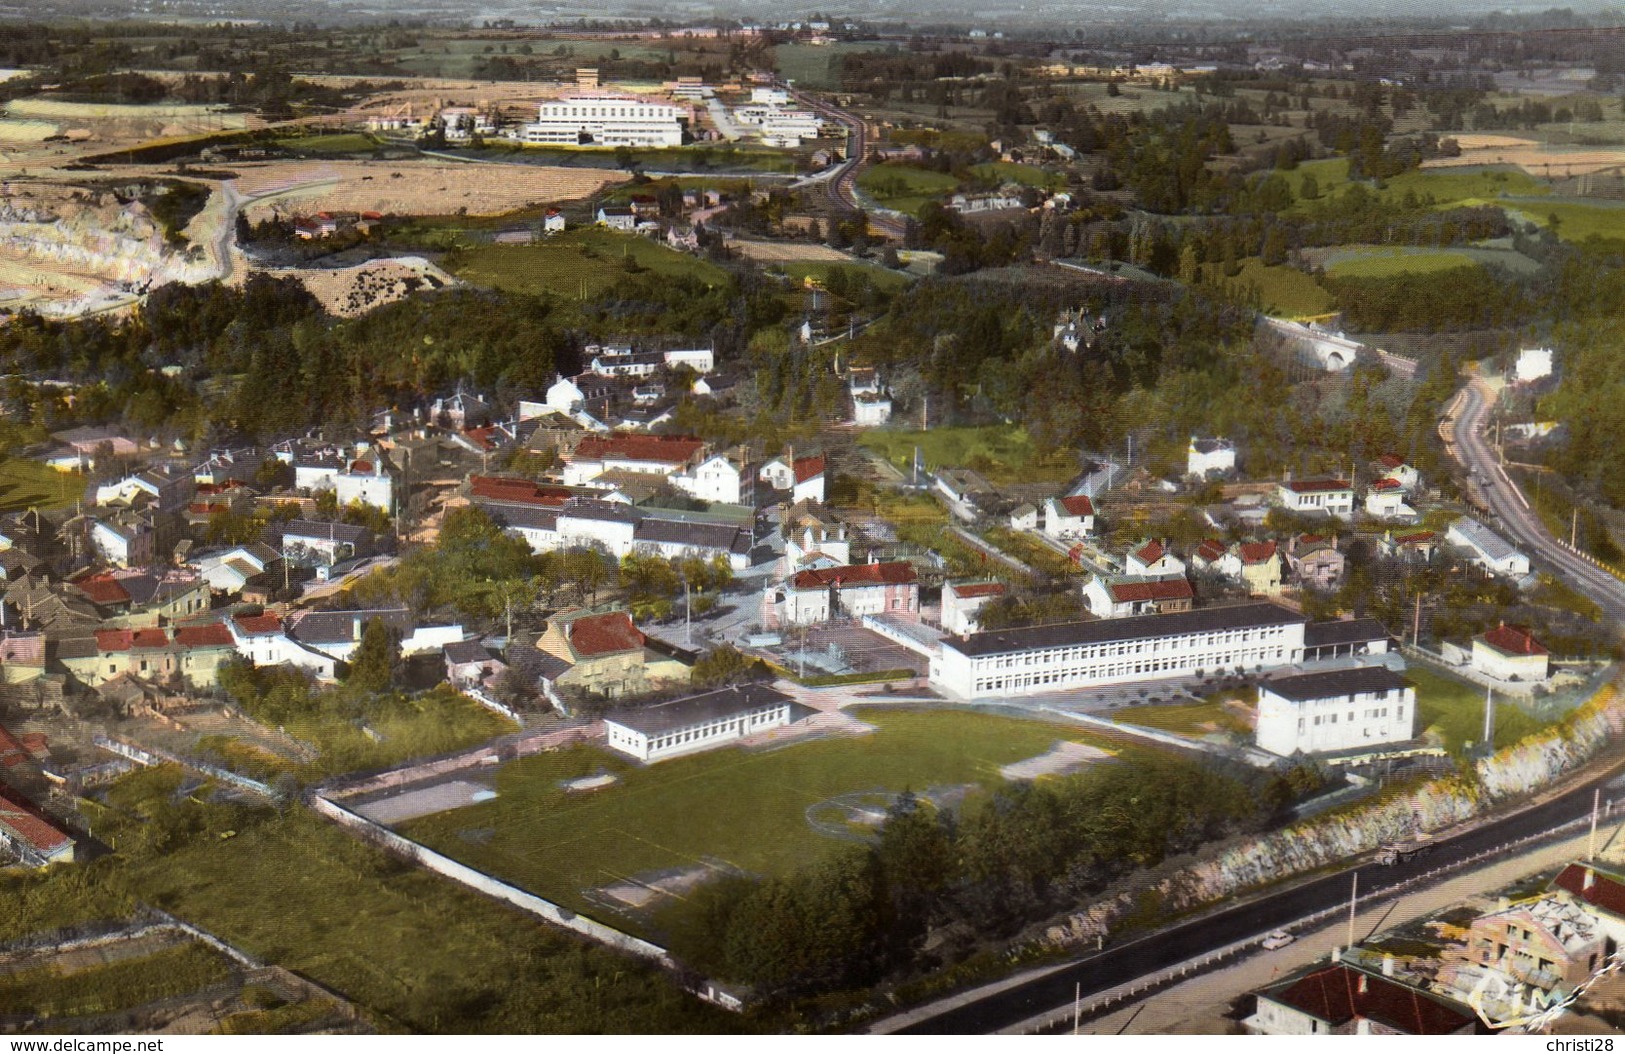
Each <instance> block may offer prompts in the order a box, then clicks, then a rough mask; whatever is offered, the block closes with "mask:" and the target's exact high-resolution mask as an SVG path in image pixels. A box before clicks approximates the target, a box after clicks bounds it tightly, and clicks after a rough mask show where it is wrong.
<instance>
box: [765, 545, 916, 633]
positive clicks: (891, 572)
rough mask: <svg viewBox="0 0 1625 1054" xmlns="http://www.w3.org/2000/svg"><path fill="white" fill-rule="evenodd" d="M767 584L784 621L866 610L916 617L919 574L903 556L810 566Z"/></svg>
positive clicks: (804, 622)
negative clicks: (889, 560) (777, 582)
mask: <svg viewBox="0 0 1625 1054" xmlns="http://www.w3.org/2000/svg"><path fill="white" fill-rule="evenodd" d="M769 588H770V589H771V590H772V592H773V607H774V611H775V613H776V614H777V616H778V619H779V624H780V625H783V626H812V625H818V624H820V623H824V622H828V621H830V620H831V619H856V618H860V617H862V616H864V615H892V616H896V617H899V618H903V619H906V620H908V621H918V620H919V617H920V583H919V579H918V577H917V576H916V575H915V573H914V566H913V565H912V564H909V563H905V562H903V561H897V562H894V563H873V564H847V565H846V566H845V567H826V568H809V569H808V570H805V571H798V572H796V573H795V574H794V575H791V576H790V578H789V579H788V580H787V581H785V582H784V583H782V584H781V585H779V586H777V587H769Z"/></svg>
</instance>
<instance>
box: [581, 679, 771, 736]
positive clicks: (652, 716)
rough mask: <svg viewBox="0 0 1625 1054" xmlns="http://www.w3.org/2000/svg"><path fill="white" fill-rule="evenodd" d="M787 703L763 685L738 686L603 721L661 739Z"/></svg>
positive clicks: (629, 712)
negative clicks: (676, 732) (697, 726)
mask: <svg viewBox="0 0 1625 1054" xmlns="http://www.w3.org/2000/svg"><path fill="white" fill-rule="evenodd" d="M787 702H790V697H789V696H788V695H785V694H784V693H783V692H781V691H779V690H778V689H776V688H769V687H768V686H767V685H765V684H740V685H734V686H733V687H731V688H722V689H719V690H717V691H715V692H706V693H705V694H704V695H691V696H688V697H686V698H683V699H673V700H671V701H670V702H665V703H656V704H655V705H654V706H648V707H644V708H643V709H641V710H629V711H626V712H624V713H619V714H612V715H610V716H609V717H608V718H606V719H605V720H608V721H613V722H615V723H616V724H618V725H622V726H624V727H626V728H630V729H632V731H634V732H642V733H643V734H644V735H646V736H659V735H665V734H666V733H667V732H674V731H676V730H678V729H683V728H691V727H693V726H694V725H701V724H705V723H706V722H708V721H716V720H718V719H721V718H727V717H733V716H735V715H738V714H742V713H745V712H746V711H748V710H755V709H757V708H759V707H763V706H776V705H778V704H780V703H787Z"/></svg>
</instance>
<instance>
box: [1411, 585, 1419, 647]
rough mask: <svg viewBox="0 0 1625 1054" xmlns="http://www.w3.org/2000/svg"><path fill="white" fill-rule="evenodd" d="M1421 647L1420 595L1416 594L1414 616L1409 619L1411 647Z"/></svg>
mask: <svg viewBox="0 0 1625 1054" xmlns="http://www.w3.org/2000/svg"><path fill="white" fill-rule="evenodd" d="M1421 646H1422V594H1421V592H1420V591H1418V592H1417V594H1416V614H1415V615H1414V616H1412V618H1411V647H1413V648H1420V647H1421Z"/></svg>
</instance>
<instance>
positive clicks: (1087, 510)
mask: <svg viewBox="0 0 1625 1054" xmlns="http://www.w3.org/2000/svg"><path fill="white" fill-rule="evenodd" d="M1057 504H1058V505H1060V506H1061V508H1063V509H1065V510H1066V513H1067V515H1068V516H1093V515H1094V514H1095V503H1094V502H1092V501H1090V500H1089V495H1087V494H1074V495H1072V496H1071V497H1070V498H1062V499H1061V500H1060V501H1059V502H1057Z"/></svg>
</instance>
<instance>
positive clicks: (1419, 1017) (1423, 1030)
mask: <svg viewBox="0 0 1625 1054" xmlns="http://www.w3.org/2000/svg"><path fill="white" fill-rule="evenodd" d="M1263 994H1264V996H1266V997H1267V998H1269V999H1272V1000H1274V1001H1275V1002H1277V1003H1280V1004H1282V1005H1284V1006H1289V1007H1292V1008H1293V1009H1294V1010H1298V1011H1301V1012H1302V1013H1305V1014H1308V1015H1309V1016H1311V1017H1315V1018H1319V1019H1320V1020H1322V1021H1325V1022H1328V1023H1330V1024H1331V1025H1332V1026H1333V1027H1334V1028H1336V1027H1338V1026H1341V1025H1345V1024H1347V1023H1348V1022H1350V1021H1353V1020H1355V1019H1356V1018H1365V1019H1367V1020H1370V1021H1374V1022H1377V1023H1379V1024H1382V1025H1386V1026H1388V1027H1389V1028H1391V1029H1393V1030H1395V1031H1396V1032H1400V1033H1402V1034H1404V1035H1410V1036H1446V1035H1450V1034H1451V1033H1453V1032H1457V1031H1460V1030H1461V1029H1464V1028H1468V1027H1470V1026H1472V1025H1473V1023H1474V1022H1475V1020H1476V1018H1475V1017H1474V1015H1473V1012H1472V1011H1471V1010H1469V1009H1468V1008H1467V1007H1465V1006H1461V1005H1460V1004H1457V1003H1454V1002H1451V1001H1449V1000H1446V999H1443V998H1440V997H1439V996H1435V995H1433V994H1431V993H1428V992H1424V991H1422V990H1420V989H1417V988H1412V987H1411V986H1410V985H1406V984H1401V983H1399V982H1398V981H1395V980H1394V979H1392V978H1390V977H1384V976H1383V975H1381V974H1377V973H1367V972H1366V971H1364V970H1360V969H1356V968H1354V967H1351V966H1348V965H1347V964H1344V963H1338V964H1337V965H1335V966H1327V967H1323V968H1321V969H1319V970H1314V971H1312V972H1311V973H1308V974H1305V975H1304V976H1303V977H1300V978H1298V979H1297V980H1293V981H1284V982H1282V983H1281V984H1278V985H1275V986H1274V987H1271V988H1268V989H1265V991H1264V993H1263Z"/></svg>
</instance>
